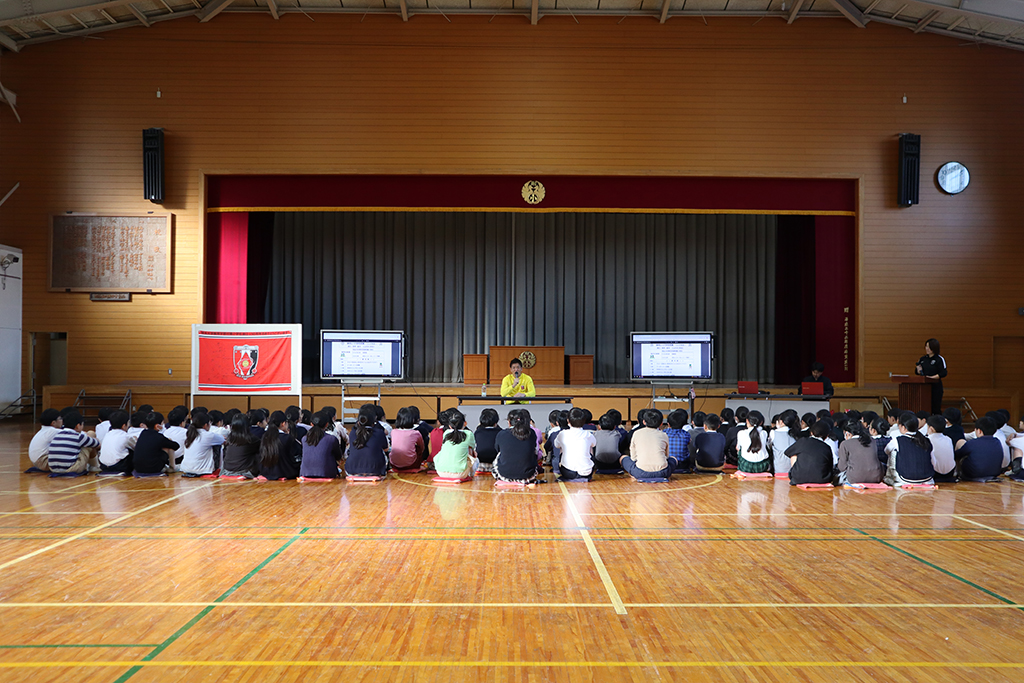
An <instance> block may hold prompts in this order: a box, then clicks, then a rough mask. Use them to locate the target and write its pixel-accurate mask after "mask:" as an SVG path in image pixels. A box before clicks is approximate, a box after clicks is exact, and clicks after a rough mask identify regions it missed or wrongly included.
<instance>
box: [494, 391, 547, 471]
mask: <svg viewBox="0 0 1024 683" xmlns="http://www.w3.org/2000/svg"><path fill="white" fill-rule="evenodd" d="M508 423H509V425H510V427H509V429H506V430H503V431H499V432H498V434H497V435H496V436H495V439H494V445H495V448H496V449H497V451H498V456H497V458H496V459H495V461H494V469H493V472H494V478H495V479H498V480H500V481H505V482H510V483H516V484H525V485H527V486H532V485H533V484H536V483H537V434H536V432H534V431H533V430H532V429H531V428H530V419H529V417H528V416H527V413H526V412H525V411H523V410H511V411H509V413H508Z"/></svg>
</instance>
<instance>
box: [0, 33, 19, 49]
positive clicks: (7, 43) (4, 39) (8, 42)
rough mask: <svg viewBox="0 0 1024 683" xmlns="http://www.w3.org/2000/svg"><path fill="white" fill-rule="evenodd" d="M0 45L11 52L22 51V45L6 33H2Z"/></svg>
mask: <svg viewBox="0 0 1024 683" xmlns="http://www.w3.org/2000/svg"><path fill="white" fill-rule="evenodd" d="M0 46H3V47H5V48H7V49H8V50H10V51H11V52H21V46H20V45H18V44H17V43H16V42H14V39H13V38H10V37H8V36H7V34H6V33H0Z"/></svg>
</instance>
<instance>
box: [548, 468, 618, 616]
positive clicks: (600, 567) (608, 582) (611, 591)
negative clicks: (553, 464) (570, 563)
mask: <svg viewBox="0 0 1024 683" xmlns="http://www.w3.org/2000/svg"><path fill="white" fill-rule="evenodd" d="M558 488H560V489H561V490H562V496H564V497H565V500H566V502H567V503H568V504H569V512H571V513H572V517H573V519H574V520H576V526H578V527H579V528H580V535H581V536H582V537H583V542H584V543H585V544H586V546H587V551H589V552H590V558H591V559H592V560H593V561H594V566H595V567H596V568H597V575H598V576H600V577H601V583H603V584H604V589H605V590H606V591H608V597H609V598H610V599H611V601H612V604H613V605H614V606H615V613H616V614H625V613H626V607H625V606H624V605H623V604H622V598H621V597H619V591H618V590H616V588H615V584H614V583H612V577H611V575H610V574H608V568H607V567H605V566H604V560H602V559H601V554H600V553H599V552H597V546H596V545H594V539H592V538H591V537H590V532H589V531H587V527H586V525H585V524H584V523H583V518H582V517H580V511H579V510H577V509H576V504H575V503H574V502H573V501H572V496H570V495H569V489H567V488H566V487H565V483H564V482H561V481H560V482H558Z"/></svg>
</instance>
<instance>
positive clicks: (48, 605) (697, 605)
mask: <svg viewBox="0 0 1024 683" xmlns="http://www.w3.org/2000/svg"><path fill="white" fill-rule="evenodd" d="M623 605H624V606H625V607H632V608H644V609H826V608H832V609H836V608H838V609H843V608H854V609H1020V605H1018V604H1015V603H1005V602H993V603H973V602H967V603H931V602H911V603H898V602H627V603H623ZM113 607H116V608H136V607H138V608H141V607H146V608H152V607H156V608H167V609H178V608H186V607H234V608H238V609H262V608H266V607H279V608H284V607H289V608H291V607H301V608H319V609H335V608H353V607H358V608H371V607H372V608H382V609H391V608H424V607H426V608H434V609H440V608H455V607H458V608H474V609H479V608H492V609H510V608H513V609H539V608H545V609H591V608H601V609H607V608H608V607H614V605H613V604H612V603H610V602H229V601H224V602H5V603H0V609H69V608H74V609H80V608H95V609H108V608H113ZM125 647H128V646H125ZM131 647H142V646H136V645H132V646H131ZM151 647H157V646H156V645H153V646H151Z"/></svg>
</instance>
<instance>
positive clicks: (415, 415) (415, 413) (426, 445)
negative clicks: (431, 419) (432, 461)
mask: <svg viewBox="0 0 1024 683" xmlns="http://www.w3.org/2000/svg"><path fill="white" fill-rule="evenodd" d="M409 412H410V413H411V414H412V423H413V424H414V425H415V429H416V431H418V432H419V433H420V434H421V435H422V436H423V457H424V458H426V457H427V456H426V454H427V453H430V432H431V431H432V427H431V426H430V425H429V424H427V422H426V420H422V419H420V409H419V408H417V407H416V406H409Z"/></svg>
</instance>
